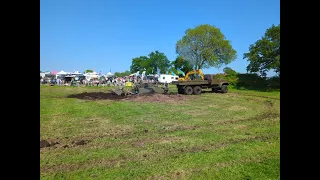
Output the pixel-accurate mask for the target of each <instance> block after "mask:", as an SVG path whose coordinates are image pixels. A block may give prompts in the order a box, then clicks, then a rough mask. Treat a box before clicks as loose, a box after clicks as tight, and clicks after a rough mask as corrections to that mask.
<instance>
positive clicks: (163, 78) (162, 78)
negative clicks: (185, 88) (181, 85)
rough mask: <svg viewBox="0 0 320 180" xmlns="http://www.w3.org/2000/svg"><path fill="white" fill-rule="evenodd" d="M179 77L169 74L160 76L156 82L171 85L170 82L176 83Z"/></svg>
mask: <svg viewBox="0 0 320 180" xmlns="http://www.w3.org/2000/svg"><path fill="white" fill-rule="evenodd" d="M178 79H179V76H172V75H171V74H160V76H159V77H158V82H160V83H165V82H167V83H172V81H178Z"/></svg>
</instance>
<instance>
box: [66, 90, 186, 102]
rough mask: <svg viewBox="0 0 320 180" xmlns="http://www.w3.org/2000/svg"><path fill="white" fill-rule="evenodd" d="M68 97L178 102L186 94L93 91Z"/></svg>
mask: <svg viewBox="0 0 320 180" xmlns="http://www.w3.org/2000/svg"><path fill="white" fill-rule="evenodd" d="M68 98H78V99H86V100H124V101H135V102H176V101H182V100H184V98H185V96H184V95H181V94H176V93H169V94H142V95H132V96H118V95H115V94H112V93H104V92H92V93H87V92H85V93H81V94H73V95H70V96H68Z"/></svg>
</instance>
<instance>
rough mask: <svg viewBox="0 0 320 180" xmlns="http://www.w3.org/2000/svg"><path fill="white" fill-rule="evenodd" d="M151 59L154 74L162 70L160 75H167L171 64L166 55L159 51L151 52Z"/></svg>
mask: <svg viewBox="0 0 320 180" xmlns="http://www.w3.org/2000/svg"><path fill="white" fill-rule="evenodd" d="M149 59H150V66H151V67H152V72H153V73H154V74H155V73H157V69H158V68H159V69H160V73H166V72H167V71H168V70H169V67H170V65H171V64H170V61H169V60H168V58H167V56H166V55H165V54H164V53H161V52H159V51H155V52H151V53H150V54H149ZM152 72H151V73H152Z"/></svg>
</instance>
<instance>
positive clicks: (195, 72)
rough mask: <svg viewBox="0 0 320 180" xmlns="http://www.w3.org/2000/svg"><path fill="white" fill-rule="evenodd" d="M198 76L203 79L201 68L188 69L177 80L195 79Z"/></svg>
mask: <svg viewBox="0 0 320 180" xmlns="http://www.w3.org/2000/svg"><path fill="white" fill-rule="evenodd" d="M199 76H200V77H199ZM199 78H200V79H201V80H204V74H203V72H202V70H201V69H197V70H192V71H189V72H188V73H187V74H186V75H185V76H184V77H180V78H179V79H178V81H188V80H196V79H199Z"/></svg>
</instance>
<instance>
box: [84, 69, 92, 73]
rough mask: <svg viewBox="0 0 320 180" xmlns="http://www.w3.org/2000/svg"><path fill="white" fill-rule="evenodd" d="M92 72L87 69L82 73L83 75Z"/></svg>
mask: <svg viewBox="0 0 320 180" xmlns="http://www.w3.org/2000/svg"><path fill="white" fill-rule="evenodd" d="M92 72H93V71H92V70H90V69H87V70H85V71H84V73H92Z"/></svg>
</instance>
